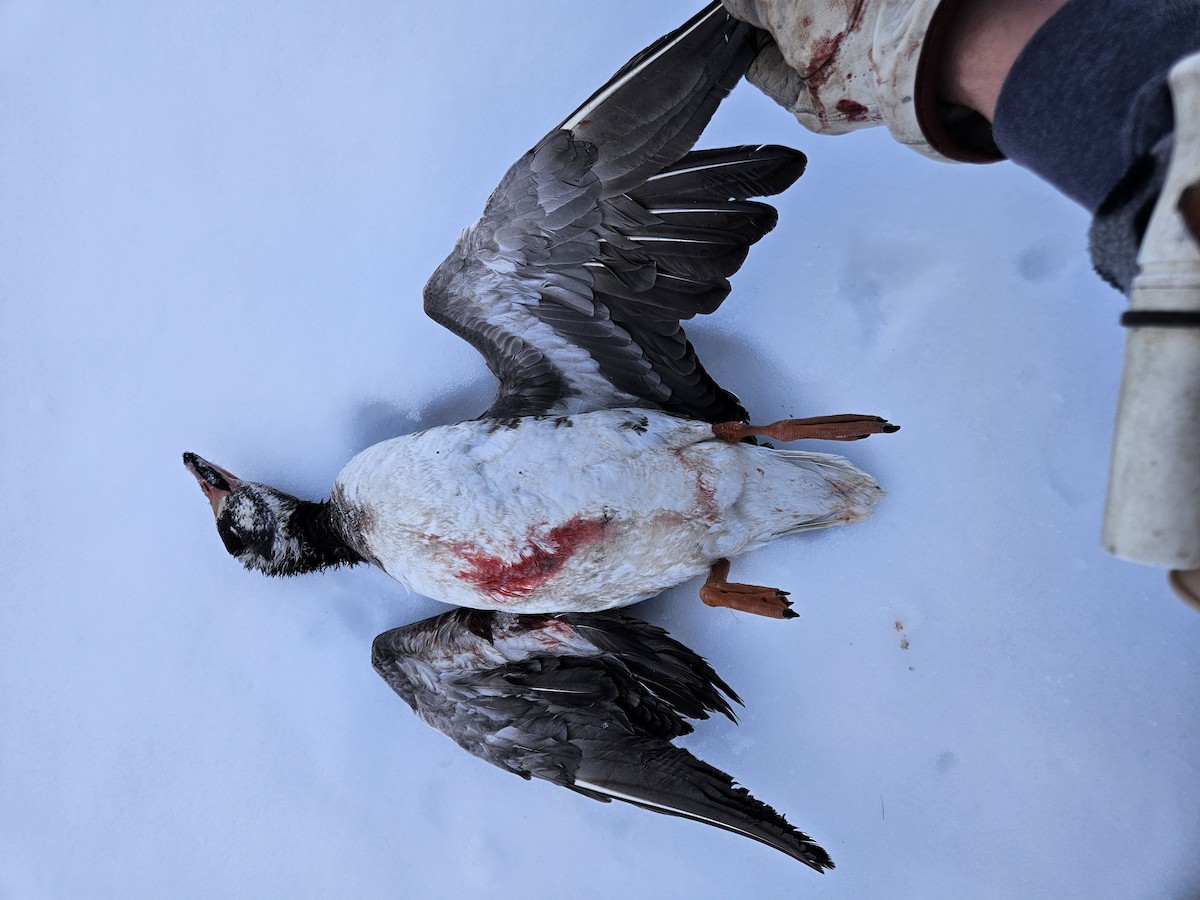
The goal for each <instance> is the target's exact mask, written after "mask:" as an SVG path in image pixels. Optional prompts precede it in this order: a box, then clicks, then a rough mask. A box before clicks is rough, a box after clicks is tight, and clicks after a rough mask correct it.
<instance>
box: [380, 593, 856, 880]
mask: <svg viewBox="0 0 1200 900" xmlns="http://www.w3.org/2000/svg"><path fill="white" fill-rule="evenodd" d="M372 661H373V663H374V665H375V669H376V670H377V671H378V672H379V674H380V675H381V676H383V678H384V680H386V681H387V683H388V684H389V685H390V686H391V687H392V689H393V690H394V691H395V692H396V693H397V694H399V695H400V696H401V697H402V698H403V699H404V700H405V701H406V702H407V703H408V704H409V705H410V706H412V708H413V710H414V711H415V712H416V713H417V715H419V716H420V717H421V718H422V719H423V720H424V721H425V722H427V723H428V724H430V725H432V726H433V727H434V728H437V729H438V730H439V731H441V732H443V733H444V734H446V735H447V736H448V737H450V738H452V739H453V740H454V741H455V742H457V743H458V744H459V745H460V746H461V747H463V749H465V750H467V751H468V752H470V753H472V754H474V755H476V756H478V757H480V758H482V759H485V760H487V761H488V762H490V763H492V764H493V765H496V766H499V767H500V768H502V769H506V770H507V771H509V772H513V773H515V774H517V775H520V776H522V777H524V778H531V777H536V778H543V779H546V780H547V781H551V782H553V783H555V784H559V785H562V786H563V787H566V788H570V789H571V790H574V791H577V792H578V793H581V794H583V795H585V796H588V797H592V798H594V799H596V800H601V801H605V802H607V801H610V800H621V801H624V802H627V803H632V804H635V805H637V806H641V807H643V808H644V809H649V810H652V811H654V812H660V813H665V814H667V815H674V816H683V817H685V818H690V819H694V820H696V821H699V822H703V823H706V824H708V825H714V826H716V827H718V828H724V829H726V830H728V831H732V832H734V833H736V834H741V835H743V836H745V837H749V838H752V839H754V840H757V841H761V842H763V843H765V844H767V845H769V846H772V847H775V848H776V849H777V850H780V851H782V852H784V853H786V854H788V855H789V856H791V857H793V858H795V859H798V860H800V861H801V862H804V863H806V864H807V865H809V866H812V867H813V868H815V869H817V870H818V871H820V870H823V869H826V868H831V867H832V866H833V863H832V861H831V860H830V859H829V856H828V855H827V854H826V853H825V851H824V850H822V849H821V847H820V846H818V845H817V844H816V843H815V842H814V841H813V840H812V839H811V838H809V837H808V836H807V835H805V834H804V833H803V832H801V831H798V830H797V829H796V828H794V827H793V826H792V825H791V824H790V823H789V822H788V821H787V820H786V819H785V818H784V817H783V816H782V815H780V814H779V813H778V812H776V811H775V810H774V809H772V808H771V807H770V806H768V805H766V804H765V803H762V802H761V801H759V800H757V799H755V798H754V797H753V796H751V795H750V794H749V793H748V792H747V791H746V790H745V789H744V788H740V787H738V786H737V785H736V784H734V782H733V779H732V778H730V776H729V775H727V774H725V773H724V772H722V771H720V770H719V769H716V768H714V767H712V766H710V765H708V764H707V763H705V762H703V761H702V760H699V759H697V758H696V757H695V756H693V755H692V754H691V753H689V752H688V751H686V750H683V749H681V748H679V747H675V746H674V745H672V744H671V743H670V742H671V741H672V740H673V739H675V738H677V737H679V736H681V735H684V734H688V733H689V732H690V731H691V730H692V726H691V725H690V723H688V722H687V721H685V719H686V718H707V717H708V714H709V713H712V712H718V713H722V714H724V715H727V716H729V717H730V718H731V719H732V718H733V712H732V710H731V709H730V707H729V703H728V701H727V699H726V698H728V699H729V700H734V701H736V700H737V696H736V695H735V694H734V693H733V692H732V691H731V690H729V688H728V686H727V685H726V684H725V683H724V682H723V681H721V679H720V678H719V677H718V676H717V674H716V673H715V672H714V671H713V670H712V668H711V667H710V666H709V665H708V663H706V662H705V661H704V660H703V659H702V658H701V657H700V656H699V655H697V654H696V653H695V652H694V651H692V650H690V649H689V648H687V647H685V646H684V645H683V644H680V643H679V642H678V641H675V640H673V639H672V638H671V637H670V636H669V635H667V633H666V632H665V631H663V630H662V629H661V628H657V627H655V626H653V625H648V624H647V623H645V622H641V621H639V620H637V619H634V618H632V617H629V616H624V615H620V614H614V613H592V614H586V615H585V614H572V615H562V616H516V615H510V614H504V613H490V612H480V611H477V610H454V611H452V612H449V613H445V614H443V615H441V616H437V617H435V618H433V619H427V620H425V621H423V622H418V623H416V624H414V625H409V626H407V627H405V628H397V629H394V630H393V631H389V632H386V633H384V634H381V635H379V637H377V638H376V639H375V643H374V645H373V648H372Z"/></svg>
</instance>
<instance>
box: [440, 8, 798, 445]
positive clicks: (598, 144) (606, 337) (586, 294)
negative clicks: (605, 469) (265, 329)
mask: <svg viewBox="0 0 1200 900" xmlns="http://www.w3.org/2000/svg"><path fill="white" fill-rule="evenodd" d="M756 40H757V38H756V32H755V31H754V29H753V28H751V27H749V26H747V25H745V24H743V23H741V22H738V21H737V20H735V19H733V18H731V17H730V16H729V15H728V14H727V13H726V12H725V11H724V9H723V8H722V7H721V5H720V3H713V4H711V5H710V6H708V7H707V8H706V9H705V10H703V11H702V12H701V13H700V14H698V15H697V16H696V17H694V18H693V19H692V20H690V21H689V22H687V23H685V24H684V25H683V26H681V27H680V28H679V29H677V30H676V31H674V32H672V33H671V34H668V35H666V36H665V37H663V38H662V39H660V40H659V41H657V42H656V43H654V44H653V45H651V46H650V47H648V48H647V49H646V50H644V51H642V53H640V54H638V55H637V56H635V57H634V58H633V59H632V60H630V61H629V63H627V64H626V65H625V66H624V67H623V68H622V69H621V70H620V71H619V72H617V74H616V75H614V76H613V78H612V79H610V80H609V81H608V82H607V83H606V84H605V85H604V87H602V88H600V90H598V91H597V92H596V93H595V94H593V95H592V97H590V98H589V99H588V100H587V101H586V102H585V103H584V104H583V105H582V106H580V108H579V109H578V110H576V111H575V112H574V113H572V114H571V115H570V116H568V117H567V118H566V119H565V120H564V121H563V122H562V123H561V124H560V125H559V126H558V127H557V128H555V129H554V130H552V131H551V132H550V133H549V134H548V135H546V137H544V138H543V139H542V140H541V141H539V142H538V144H537V145H536V146H535V147H534V148H533V149H532V150H530V151H529V152H528V153H526V154H525V155H524V156H523V157H521V159H519V160H518V161H517V162H516V164H514V165H513V167H512V168H511V169H509V171H508V172H507V174H506V175H505V176H504V178H503V180H502V181H501V182H500V185H499V186H498V187H497V188H496V190H495V191H494V192H493V193H492V196H491V198H490V199H489V200H488V202H487V205H486V206H485V208H484V211H483V215H482V216H481V217H480V219H479V221H478V222H476V223H475V224H474V225H473V226H471V227H470V228H468V229H467V230H466V231H465V232H464V233H463V235H462V237H461V238H460V239H459V241H458V243H457V245H456V246H455V248H454V251H453V252H452V253H451V254H450V256H449V257H447V258H446V260H445V261H444V262H443V263H442V264H441V265H440V266H439V267H438V269H437V270H436V271H435V272H434V274H433V276H432V277H431V278H430V279H429V282H428V284H427V285H426V287H425V310H426V312H427V313H428V314H429V315H430V316H431V317H432V318H433V319H434V320H435V321H437V322H439V323H441V324H442V325H445V326H446V327H447V328H449V329H450V330H451V331H453V332H455V333H456V334H458V335H460V336H461V337H463V338H465V339H466V340H467V341H469V342H470V343H471V344H472V345H473V346H475V347H476V349H478V350H479V351H480V353H482V354H483V356H484V358H485V359H486V360H487V363H488V366H489V367H490V368H491V369H492V371H493V372H494V373H495V374H496V376H497V378H499V380H500V393H499V396H498V397H497V399H496V401H495V402H494V403H493V404H492V406H491V407H490V408H489V409H488V410H487V412H485V413H484V416H485V417H497V418H507V417H512V416H523V415H534V414H541V413H565V412H583V411H588V410H593V409H604V408H612V407H621V406H652V407H659V408H662V409H665V410H667V411H670V412H675V413H679V414H681V415H686V416H689V417H691V418H696V419H703V420H707V421H712V422H717V421H734V420H744V419H745V418H746V413H745V410H744V409H743V408H742V406H741V404H740V403H739V402H738V400H737V398H736V397H734V396H733V395H732V394H730V393H729V392H728V391H725V390H722V389H721V388H720V387H719V386H718V385H717V384H716V383H715V382H714V381H713V380H712V378H711V377H710V376H709V375H708V373H707V372H706V371H705V370H704V367H703V366H702V365H701V364H700V362H699V360H698V359H697V358H696V354H695V351H694V350H693V348H692V346H691V344H690V343H689V342H688V340H687V338H686V336H685V334H684V332H683V329H682V327H681V325H680V321H681V320H685V319H689V318H691V317H692V316H694V315H697V314H705V313H710V312H712V311H713V310H715V309H716V308H717V307H718V306H719V305H720V304H721V302H722V300H724V298H725V296H726V295H727V294H728V293H729V281H728V278H729V276H730V275H732V274H733V273H734V272H736V271H737V270H738V268H739V267H740V266H741V264H742V262H743V261H744V260H745V258H746V254H747V252H748V249H749V247H750V245H751V244H753V243H754V242H755V241H757V240H758V239H759V238H761V237H762V236H763V235H764V234H766V233H767V232H768V231H770V230H771V229H772V228H773V227H774V225H775V222H776V213H775V210H774V209H773V208H772V207H770V206H768V205H767V204H765V203H760V202H755V201H752V200H749V199H748V198H750V197H759V196H770V195H773V194H776V193H778V192H780V191H782V190H784V189H785V188H787V187H788V186H789V185H791V184H792V182H794V181H795V180H796V179H797V178H798V177H799V176H800V174H801V173H802V172H803V170H804V163H805V159H804V156H803V154H801V153H799V152H798V151H795V150H789V149H787V148H785V147H774V146H752V145H750V146H743V147H729V148H724V149H719V150H707V151H701V152H689V150H690V149H691V147H692V144H693V143H694V142H695V141H696V139H697V138H698V137H699V135H700V132H701V131H702V130H703V129H704V127H705V126H706V125H707V124H708V121H709V119H710V118H711V117H712V114H713V112H714V111H715V110H716V108H717V106H718V104H719V103H720V102H721V100H722V99H724V97H725V96H726V95H728V93H729V91H730V90H731V89H732V88H733V86H734V85H735V84H736V83H737V82H738V80H739V79H740V78H741V77H742V75H743V73H744V72H745V70H746V68H747V67H748V66H749V64H750V62H751V60H752V59H753V58H754V55H755V53H756Z"/></svg>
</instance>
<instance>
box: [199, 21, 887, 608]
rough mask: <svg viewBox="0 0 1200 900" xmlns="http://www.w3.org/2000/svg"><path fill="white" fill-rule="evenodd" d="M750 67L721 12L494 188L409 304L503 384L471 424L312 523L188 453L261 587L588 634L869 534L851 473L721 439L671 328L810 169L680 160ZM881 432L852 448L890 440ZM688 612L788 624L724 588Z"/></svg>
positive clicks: (686, 29)
mask: <svg viewBox="0 0 1200 900" xmlns="http://www.w3.org/2000/svg"><path fill="white" fill-rule="evenodd" d="M756 52H757V38H756V36H755V32H754V29H752V28H750V27H749V26H747V25H745V24H744V23H741V22H738V21H736V20H735V19H733V18H731V17H730V16H729V15H728V14H727V13H726V12H725V11H724V9H723V8H722V6H721V5H720V3H712V4H710V5H709V6H708V7H706V8H705V9H704V10H703V11H701V12H700V13H699V14H697V15H696V16H695V17H693V18H692V19H691V20H690V21H689V22H687V23H685V24H684V25H682V26H681V27H680V28H679V29H677V30H676V31H674V32H672V33H671V34H669V35H666V36H664V37H663V38H661V39H660V40H658V41H656V42H655V43H654V44H653V45H651V46H650V47H648V48H647V49H646V50H644V51H642V52H641V53H639V54H637V55H636V56H635V57H634V58H633V59H632V60H630V61H629V63H627V64H626V65H625V66H624V67H623V68H622V69H621V70H620V71H618V72H617V73H616V74H615V75H614V76H613V77H612V78H611V79H610V80H609V81H608V83H607V84H605V85H604V86H603V87H601V88H600V89H599V90H598V91H597V92H596V93H595V94H593V95H592V97H591V98H589V99H588V100H587V101H585V102H584V103H583V104H582V105H581V106H580V107H579V109H577V110H576V111H575V112H574V113H572V114H571V115H569V116H568V117H567V118H566V119H565V120H563V122H562V123H561V124H560V125H559V126H558V127H557V128H554V129H552V130H551V131H550V132H549V133H548V134H547V135H546V136H545V137H543V138H542V139H541V140H540V141H538V142H537V143H536V144H535V145H534V146H533V147H532V148H531V149H530V150H529V151H528V152H527V153H525V154H524V155H523V156H522V157H521V158H520V159H518V160H517V161H516V162H515V163H514V164H513V165H512V166H511V167H510V168H509V170H508V171H507V172H506V173H505V175H504V177H503V178H502V179H501V181H500V184H499V185H498V186H497V187H496V189H495V190H494V191H493V192H492V195H491V196H490V197H489V199H488V201H487V203H486V204H485V205H484V209H483V213H482V215H481V216H480V218H479V220H478V221H477V222H475V223H474V224H473V225H471V226H470V227H468V228H467V229H466V230H465V231H464V232H463V233H462V235H461V236H460V237H459V239H458V241H457V243H456V244H455V246H454V248H453V250H452V251H451V252H450V254H449V255H448V256H447V257H446V259H445V260H444V261H443V262H442V263H441V264H440V265H439V266H438V267H437V269H436V270H435V271H434V273H433V275H432V276H431V277H430V279H429V281H428V283H427V284H426V286H425V292H424V307H425V311H426V313H427V314H428V315H429V316H430V317H432V318H433V319H434V320H435V321H436V322H438V323H440V324H442V325H444V326H445V327H446V328H448V329H449V330H450V331H452V332H454V333H455V334H457V335H458V336H460V337H462V338H463V339H465V340H467V341H468V342H470V343H471V344H472V345H473V346H474V347H475V348H476V349H477V350H478V351H479V352H480V353H481V354H482V355H483V357H484V359H485V361H486V362H487V364H488V366H489V368H491V370H492V371H493V372H494V373H495V374H496V376H497V378H498V379H499V382H500V390H499V394H498V396H497V397H496V399H495V400H494V401H493V402H492V404H491V406H490V407H489V408H488V409H487V410H485V411H484V413H483V414H482V415H481V416H480V417H479V419H476V420H473V421H470V422H462V423H459V424H455V425H446V426H443V427H438V428H433V429H430V430H428V431H425V432H422V433H420V434H416V435H408V436H404V437H398V438H395V439H392V440H389V441H385V442H383V443H381V444H379V445H377V446H375V447H370V448H368V449H366V450H364V451H363V452H362V453H360V454H359V455H358V456H357V457H355V458H354V459H353V460H352V461H351V462H350V463H349V464H348V465H347V466H346V468H345V470H344V471H343V472H342V474H341V475H340V476H339V478H338V480H337V482H336V483H335V485H334V487H333V490H332V492H331V498H330V500H329V501H322V502H318V503H313V502H308V501H301V500H299V499H297V498H295V497H291V496H289V495H287V494H284V493H283V492H281V491H278V490H276V489H274V488H271V487H269V486H267V485H264V484H259V483H255V482H249V481H243V480H241V479H238V478H236V477H234V476H233V475H232V474H230V473H229V472H226V471H225V470H224V469H221V468H220V467H218V466H215V465H213V464H211V463H209V462H207V461H205V460H203V459H201V458H200V457H198V456H196V455H195V454H185V457H184V460H185V463H186V464H187V465H188V467H189V468H190V469H191V470H192V472H193V474H194V475H195V476H196V478H197V480H198V481H199V482H200V485H201V487H202V488H203V489H204V491H205V493H206V494H207V495H208V497H209V500H210V502H211V503H212V506H213V512H214V514H215V515H216V517H217V530H218V532H219V533H220V535H221V538H222V540H223V541H224V543H225V546H226V548H227V549H228V550H229V552H230V553H231V554H233V555H234V556H235V557H237V558H238V559H240V560H241V561H242V562H243V563H244V564H245V565H246V566H247V567H249V568H254V569H258V570H260V571H263V572H266V573H268V574H273V575H291V574H297V573H300V572H306V571H312V570H314V569H321V568H326V567H329V566H335V565H341V564H345V563H350V564H353V563H357V562H363V561H369V562H373V563H375V564H377V565H379V566H380V567H381V568H382V569H384V570H385V571H386V572H388V573H389V574H391V575H392V576H394V577H395V578H397V579H398V580H400V581H401V582H403V583H404V584H406V585H407V586H408V587H410V588H411V589H413V590H415V591H418V592H420V593H422V594H426V595H428V596H429V597H431V598H433V599H436V600H441V601H443V602H446V603H451V604H457V605H464V606H470V607H477V608H484V609H506V610H510V611H518V612H562V611H572V610H579V611H589V610H597V609H607V608H611V607H614V606H622V605H625V604H628V603H633V602H636V601H638V600H642V599H645V598H647V597H650V596H653V595H654V594H656V593H658V592H659V591H661V590H663V589H665V588H667V587H671V586H672V585H676V584H679V583H681V582H682V581H685V580H687V579H688V578H691V577H693V576H695V575H698V574H701V573H703V572H704V571H705V570H706V569H709V567H710V566H713V565H714V564H715V563H717V562H718V560H724V559H726V558H728V557H730V556H734V555H737V554H739V553H744V552H746V551H747V550H749V549H752V548H754V547H756V546H759V545H761V544H762V543H764V542H765V541H767V540H770V539H772V538H775V537H778V536H780V535H783V534H788V533H791V532H794V531H799V530H802V529H805V528H817V527H824V526H827V525H835V524H841V523H849V522H854V521H856V520H858V519H861V518H863V517H864V516H865V515H867V514H868V512H869V509H870V506H871V504H872V503H873V502H874V501H875V500H876V499H877V498H878V497H879V496H880V495H881V494H882V492H881V491H880V490H879V489H878V488H877V487H876V485H875V483H874V481H872V480H871V479H870V478H869V477H868V476H866V475H863V474H862V473H861V472H859V471H858V470H857V469H855V468H854V467H853V466H851V465H850V464H849V463H847V462H846V461H845V460H842V459H840V458H837V457H828V456H825V457H823V456H819V455H817V454H807V453H792V452H783V451H773V450H768V449H764V448H761V447H753V446H750V445H749V444H740V443H739V437H738V436H730V435H729V434H725V435H723V438H724V439H723V440H722V439H719V438H717V437H716V436H715V434H714V432H713V430H712V427H711V426H712V425H713V424H717V423H738V422H744V421H745V420H746V419H747V418H748V417H747V414H746V411H745V409H744V408H743V407H742V405H741V403H740V402H739V401H738V399H737V397H736V396H734V395H733V394H732V393H730V392H729V391H726V390H724V389H723V388H721V387H720V386H719V385H718V384H717V383H716V382H715V381H714V380H713V378H712V377H711V376H710V375H709V374H708V372H707V371H706V370H705V369H704V366H703V365H702V364H701V363H700V360H699V359H698V358H697V356H696V352H695V349H694V348H693V346H692V344H691V343H690V342H689V341H688V340H687V337H686V335H685V334H684V331H683V327H682V324H681V323H682V322H683V321H684V320H687V319H690V318H692V317H693V316H696V315H700V314H707V313H711V312H713V311H714V310H715V309H717V307H718V306H720V304H721V302H722V301H723V300H724V299H725V297H726V295H727V294H728V293H729V290H730V285H729V280H728V279H729V276H731V275H732V274H734V273H735V272H736V271H737V270H738V268H739V267H740V266H741V264H742V262H743V261H744V260H745V258H746V255H747V253H748V252H749V248H750V246H751V245H752V244H754V243H755V242H756V241H758V240H759V239H760V238H762V237H763V236H764V235H765V234H766V233H767V232H769V231H770V230H771V229H772V228H773V227H774V225H775V222H776V213H775V210H774V209H773V208H772V207H771V206H769V205H767V204H766V203H762V202H759V201H757V200H754V199H751V198H755V197H764V196H771V195H773V194H777V193H779V192H780V191H782V190H785V189H786V188H787V187H788V186H789V185H791V184H792V183H793V182H794V181H795V180H796V179H797V178H799V177H800V175H801V173H802V172H803V170H804V165H805V158H804V155H803V154H802V153H799V152H797V151H795V150H790V149H788V148H786V147H778V146H770V145H766V146H764V145H745V146H740V147H725V148H719V149H715V150H692V149H691V148H692V144H693V143H694V142H695V140H696V138H697V137H698V136H699V134H700V132H701V131H702V130H703V128H704V126H705V125H706V124H707V122H708V120H709V118H710V117H711V116H712V114H713V112H714V111H715V110H716V108H717V106H718V104H719V103H720V102H721V100H722V99H724V97H725V96H726V95H727V94H728V93H729V91H730V90H731V89H732V88H733V86H734V85H735V84H736V83H737V81H738V80H739V79H740V78H741V77H742V75H743V73H744V72H745V70H746V67H747V66H748V65H749V64H750V61H751V60H752V59H753V58H754V55H755V53H756ZM835 418H847V417H835ZM850 418H854V417H850ZM873 422H874V423H875V424H873V425H871V426H870V428H869V429H868V430H867V431H863V432H862V433H861V434H855V435H853V436H863V435H865V434H866V433H872V431H876V432H877V431H879V430H894V427H893V426H889V425H886V423H884V424H883V425H879V424H878V423H882V420H873ZM755 433H757V432H755ZM784 439H787V440H791V439H792V438H790V437H789V438H784ZM721 565H724V563H723V562H722V563H721ZM721 571H726V572H727V568H726V569H724V570H721ZM731 591H732V593H731ZM702 597H703V599H704V600H705V602H706V603H710V605H731V606H733V607H734V608H738V609H745V610H747V611H752V612H761V613H762V614H764V615H775V616H779V617H788V616H790V615H794V614H793V613H790V612H789V611H788V610H787V607H788V605H789V603H788V602H787V601H786V600H784V593H783V592H781V591H777V590H775V589H773V588H758V587H756V586H754V585H744V586H743V585H735V586H730V585H729V583H728V582H725V581H724V576H721V575H718V569H716V568H713V569H712V570H711V572H710V583H709V584H706V593H702Z"/></svg>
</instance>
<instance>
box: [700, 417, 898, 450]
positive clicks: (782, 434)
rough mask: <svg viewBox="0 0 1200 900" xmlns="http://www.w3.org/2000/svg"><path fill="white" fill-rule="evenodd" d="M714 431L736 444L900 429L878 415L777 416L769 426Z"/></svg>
mask: <svg viewBox="0 0 1200 900" xmlns="http://www.w3.org/2000/svg"><path fill="white" fill-rule="evenodd" d="M712 429H713V434H714V435H716V436H717V437H719V438H720V439H721V440H723V441H729V443H731V444H736V443H737V442H738V441H740V440H742V439H743V438H748V437H751V436H752V435H759V436H762V437H769V438H773V439H774V440H777V441H799V440H803V439H804V438H814V439H816V440H822V441H857V440H860V439H861V438H865V437H868V436H869V435H872V434H891V433H892V432H894V431H899V430H900V426H899V425H893V424H892V423H891V422H889V421H888V420H887V419H881V418H880V417H879V416H859V415H854V414H853V413H851V414H849V415H841V416H815V417H813V418H810V419H780V420H779V421H778V422H772V423H771V424H770V425H749V424H747V423H745V422H719V423H717V424H716V425H714V426H713V427H712Z"/></svg>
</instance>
